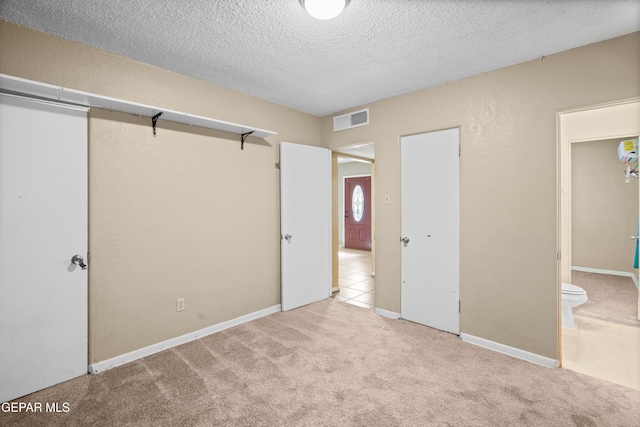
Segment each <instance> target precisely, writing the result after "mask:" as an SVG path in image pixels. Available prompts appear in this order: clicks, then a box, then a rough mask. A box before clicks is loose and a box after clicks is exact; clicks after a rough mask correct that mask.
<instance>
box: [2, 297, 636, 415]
mask: <svg viewBox="0 0 640 427" xmlns="http://www.w3.org/2000/svg"><path fill="white" fill-rule="evenodd" d="M20 401H23V402H68V403H69V408H70V410H69V412H68V413H61V414H47V413H38V414H8V413H0V425H11V426H45V425H46V426H55V425H70V426H76V425H77V426H90V425H100V426H122V425H127V426H178V425H179V426H214V425H220V426H385V427H389V426H589V427H590V426H633V425H638V422H639V420H640V391H634V390H631V389H629V388H625V387H622V386H619V385H616V384H612V383H608V382H605V381H602V380H599V379H596V378H592V377H588V376H586V375H581V374H578V373H576V372H573V371H569V370H564V369H549V368H544V367H541V366H538V365H534V364H531V363H528V362H525V361H522V360H519V359H515V358H512V357H509V356H505V355H501V354H499V353H496V352H492V351H489V350H485V349H483V348H479V347H476V346H473V345H470V344H466V343H463V342H462V341H460V339H459V338H458V337H457V336H455V335H451V334H448V333H444V332H440V331H437V330H434V329H431V328H427V327H425V326H421V325H417V324H414V323H411V322H407V321H404V320H391V319H388V318H384V317H381V316H378V315H376V314H374V313H373V312H372V311H371V310H365V309H361V308H359V307H355V306H352V305H349V304H346V303H343V302H339V301H335V300H332V299H328V300H325V301H322V302H320V303H316V304H312V305H309V306H306V307H302V308H299V309H296V310H293V311H290V312H286V313H275V314H272V315H269V316H267V317H264V318H261V319H258V320H255V321H253V322H250V323H246V324H244V325H241V326H237V327H234V328H231V329H228V330H226V331H223V332H220V333H217V334H214V335H210V336H207V337H204V338H202V339H199V340H197V341H193V342H191V343H188V344H184V345H181V346H179V347H175V348H172V349H169V350H165V351H163V352H161V353H158V354H155V355H153V356H149V357H147V358H144V359H141V360H138V361H135V362H132V363H129V364H127V365H124V366H121V367H118V368H114V369H111V370H109V371H106V372H103V373H100V374H97V375H87V376H84V377H81V378H78V379H75V380H72V381H68V382H66V383H64V384H60V385H58V386H55V387H51V388H49V389H46V390H43V391H41V392H38V393H34V394H32V395H29V396H27V397H25V398H22V399H20Z"/></svg>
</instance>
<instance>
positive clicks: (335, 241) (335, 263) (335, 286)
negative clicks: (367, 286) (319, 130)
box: [331, 141, 376, 292]
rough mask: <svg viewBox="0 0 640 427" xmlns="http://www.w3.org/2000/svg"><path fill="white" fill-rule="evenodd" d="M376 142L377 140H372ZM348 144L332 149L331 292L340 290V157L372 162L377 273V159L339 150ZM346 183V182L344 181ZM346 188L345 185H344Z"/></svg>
mask: <svg viewBox="0 0 640 427" xmlns="http://www.w3.org/2000/svg"><path fill="white" fill-rule="evenodd" d="M372 142H373V143H374V144H375V142H374V141H372ZM357 145H359V144H357ZM348 147H349V146H348V145H346V146H344V147H339V148H332V149H331V211H332V214H331V215H332V217H331V218H332V219H331V224H332V226H331V234H332V243H331V247H332V249H331V252H332V254H331V260H332V263H331V265H332V271H331V282H332V289H331V292H338V291H339V290H340V286H339V280H340V279H339V277H338V276H339V271H338V270H339V260H338V251H339V246H340V242H339V235H338V221H340V219H341V218H340V215H338V157H350V158H353V159H358V160H365V161H367V162H370V163H371V276H372V277H375V275H376V256H375V254H376V233H375V230H376V191H375V188H376V160H375V159H366V158H363V157H359V156H354V155H352V154H344V153H341V152H339V151H338V150H340V149H342V148H348ZM343 185H344V183H343ZM343 188H344V186H343Z"/></svg>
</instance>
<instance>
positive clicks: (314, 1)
mask: <svg viewBox="0 0 640 427" xmlns="http://www.w3.org/2000/svg"><path fill="white" fill-rule="evenodd" d="M300 3H301V4H302V6H303V7H304V8H305V9H306V11H307V13H309V15H311V16H313V17H314V18H317V19H331V18H335V17H336V16H338V15H340V14H341V13H342V11H343V10H344V8H345V7H346V6H347V4H348V3H349V0H300Z"/></svg>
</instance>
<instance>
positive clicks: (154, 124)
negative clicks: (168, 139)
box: [151, 111, 162, 136]
mask: <svg viewBox="0 0 640 427" xmlns="http://www.w3.org/2000/svg"><path fill="white" fill-rule="evenodd" d="M161 115H162V111H161V112H159V113H158V114H156V115H155V116H153V117H151V123H152V126H153V136H156V124H157V123H158V119H159V118H160V116H161Z"/></svg>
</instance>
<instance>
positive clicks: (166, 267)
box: [0, 21, 320, 363]
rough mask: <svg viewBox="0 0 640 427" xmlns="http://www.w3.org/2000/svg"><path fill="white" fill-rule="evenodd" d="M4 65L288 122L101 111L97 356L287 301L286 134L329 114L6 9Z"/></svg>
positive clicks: (160, 102) (95, 181) (93, 297)
mask: <svg viewBox="0 0 640 427" xmlns="http://www.w3.org/2000/svg"><path fill="white" fill-rule="evenodd" d="M0 73H4V74H9V75H13V76H18V77H22V78H26V79H31V80H36V81H40V82H44V83H50V84H56V85H60V86H64V87H68V88H72V89H77V90H83V91H87V92H93V93H97V94H100V95H106V96H110V97H114V98H121V99H125V100H130V101H135V102H139V103H144V104H150V105H156V106H160V107H165V108H167V109H173V110H178V111H185V112H188V113H192V114H197V115H201V116H207V117H212V118H215V119H220V120H225V121H230V122H235V123H243V124H246V125H250V126H255V127H259V128H263V129H269V130H272V131H275V132H277V133H278V134H277V135H275V136H272V137H269V138H266V139H265V140H261V139H255V138H249V139H248V140H247V143H246V144H245V148H244V151H241V150H240V142H239V136H238V135H232V134H226V133H223V132H217V131H213V130H207V129H203V128H197V127H189V126H185V125H179V124H175V123H170V122H163V121H162V119H161V120H160V121H159V124H158V131H157V136H156V137H154V136H153V133H152V130H151V126H150V123H151V121H150V119H149V118H146V117H138V116H133V115H127V114H122V113H116V112H110V111H106V110H99V109H93V110H92V111H91V112H90V120H89V128H90V131H89V209H90V212H89V224H90V226H89V228H90V230H89V251H90V269H89V328H90V329H89V334H90V343H89V362H90V363H93V362H97V361H102V360H105V359H109V358H111V357H114V356H117V355H120V354H123V353H126V352H130V351H133V350H136V349H139V348H142V347H145V346H148V345H151V344H155V343H158V342H161V341H164V340H167V339H170V338H172V337H176V336H180V335H182V334H185V333H189V332H192V331H195V330H198V329H201V328H204V327H207V326H210V325H214V324H217V323H220V322H223V321H225V320H229V319H233V318H235V317H238V316H241V315H244V314H247V313H251V312H255V311H257V310H260V309H264V308H268V307H272V306H274V305H277V304H279V303H280V277H279V266H280V256H279V251H280V235H279V233H280V231H279V230H280V216H279V214H280V213H279V190H278V170H277V169H276V168H275V162H276V161H277V160H278V158H279V155H278V144H279V142H280V141H283V140H286V141H290V142H299V143H304V144H311V145H319V143H320V119H319V118H317V117H314V116H310V115H308V114H304V113H301V112H298V111H295V110H291V109H288V108H285V107H282V106H279V105H275V104H272V103H269V102H266V101H263V100H259V99H257V98H253V97H251V96H248V95H243V94H240V93H237V92H233V91H231V90H228V89H224V88H221V87H217V86H214V85H210V84H206V83H204V82H202V81H199V80H195V79H191V78H187V77H185V76H182V75H179V74H176V73H172V72H169V71H166V70H162V69H159V68H156V67H152V66H149V65H145V64H142V63H139V62H135V61H131V60H128V59H125V58H122V57H119V56H116V55H112V54H109V53H106V52H103V51H99V50H96V49H92V48H89V47H86V46H82V45H79V44H77V43H73V42H70V41H66V40H62V39H59V38H56V37H52V36H49V35H45V34H43V33H40V32H36V31H32V30H29V29H25V28H21V27H18V26H15V25H12V24H8V23H5V22H1V21H0ZM181 297H184V298H186V307H187V308H186V310H185V311H184V312H176V299H177V298H181Z"/></svg>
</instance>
